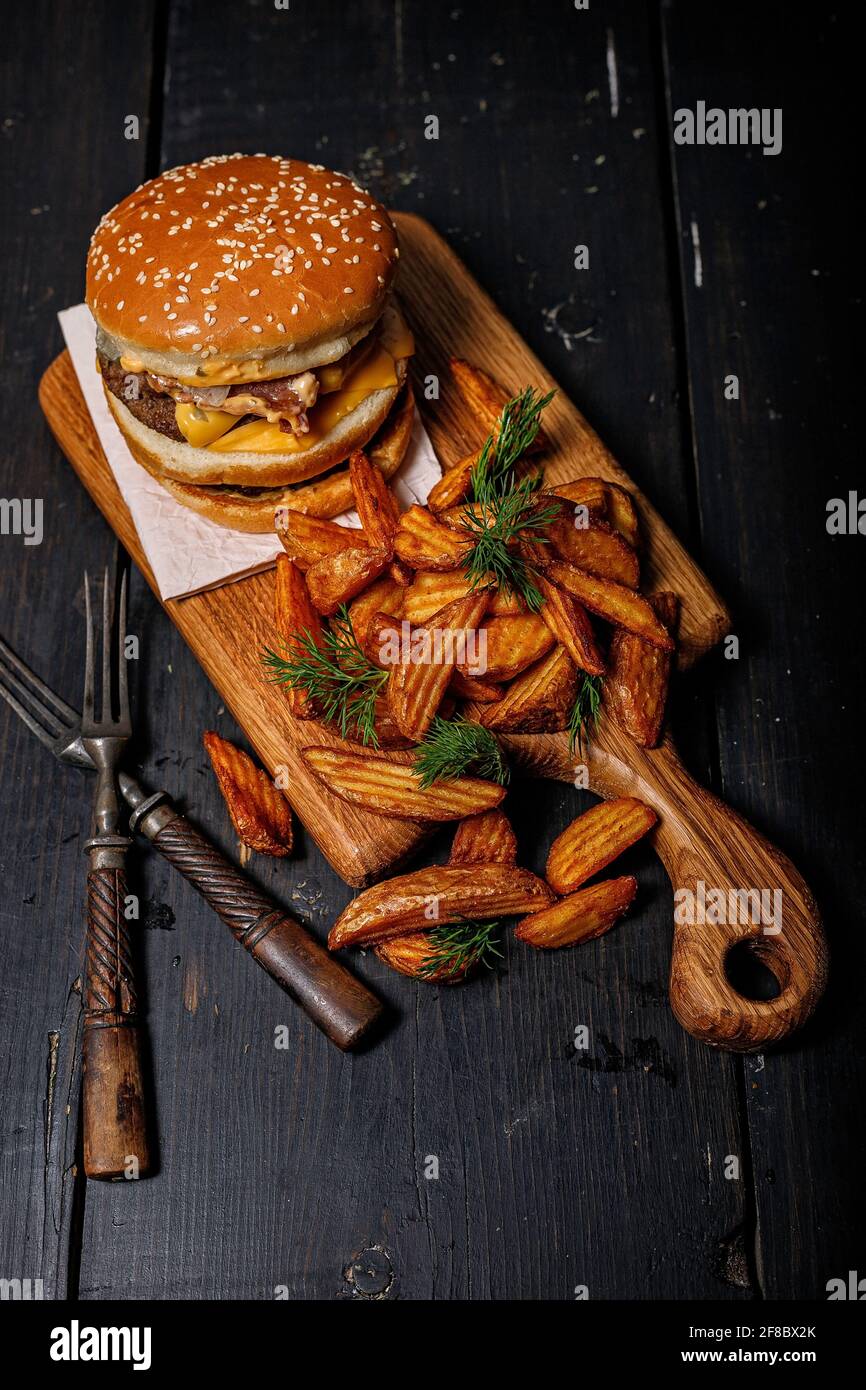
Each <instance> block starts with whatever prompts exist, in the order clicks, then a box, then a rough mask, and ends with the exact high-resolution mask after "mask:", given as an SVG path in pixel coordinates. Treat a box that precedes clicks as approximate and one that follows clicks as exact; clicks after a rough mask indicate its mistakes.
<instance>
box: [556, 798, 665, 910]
mask: <svg viewBox="0 0 866 1390" xmlns="http://www.w3.org/2000/svg"><path fill="white" fill-rule="evenodd" d="M657 820H658V816H657V815H656V813H655V811H654V810H653V809H652V807H651V806H646V805H644V803H643V802H642V801H638V800H637V798H636V797H634V796H618V797H616V798H615V799H614V800H613V801H600V802H599V803H598V805H597V806H593V807H591V809H590V810H589V811H585V812H584V814H583V815H582V816H578V817H577V819H576V820H573V821H572V822H571V825H567V826H566V827H565V829H564V830H563V832H562V834H561V835H557V837H556V839H555V840H554V842H553V844H552V845H551V846H550V853H549V854H548V856H547V868H546V869H545V874H544V876H545V878H546V879H547V881H548V883H549V884H550V886H551V888H553V889H555V891H556V892H557V893H573V892H574V890H575V888H579V887H580V885H581V884H582V883H585V882H586V880H587V879H588V878H592V877H593V875H594V874H597V873H599V872H600V871H601V870H602V869H603V868H605V867H606V865H608V864H610V863H611V862H612V861H613V860H614V859H618V858H619V856H620V855H621V854H623V853H624V852H625V850H627V849H628V848H629V846H630V845H633V844H634V843H635V842H636V841H637V840H639V839H640V838H641V836H642V835H646V833H647V831H648V830H652V828H653V826H654V825H655V824H656V822H657Z"/></svg>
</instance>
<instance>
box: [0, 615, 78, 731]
mask: <svg viewBox="0 0 866 1390" xmlns="http://www.w3.org/2000/svg"><path fill="white" fill-rule="evenodd" d="M0 656H2V657H3V660H4V661H5V662H6V665H7V666H10V667H11V668H12V670H13V671H15V672H17V674H18V675H19V676H20V677H23V679H24V681H25V682H27V683H28V684H29V685H32V686H33V687H34V688H35V693H33V692H31V691H30V690H26V693H27V694H28V695H29V696H30V699H31V700H32V701H33V703H34V705H36V706H37V707H40V706H41V710H40V712H41V713H45V714H46V715H47V714H49V713H50V711H49V709H48V706H49V705H50V706H51V710H52V711H54V714H53V717H54V718H55V719H57V720H58V722H59V723H61V724H66V725H67V726H68V727H70V728H74V727H75V725H76V724H77V723H78V712H77V710H74V709H73V708H72V706H71V705H67V704H66V703H65V701H64V700H61V699H60V696H59V695H55V693H54V691H53V690H52V689H51V687H50V686H47V685H46V684H45V682H44V681H41V680H40V679H39V677H38V676H37V675H35V674H34V673H33V671H31V670H30V667H29V666H27V665H25V663H24V662H23V661H22V660H21V658H20V656H18V655H17V653H15V652H13V650H12V648H11V647H10V646H9V644H8V642H4V641H3V638H2V637H0ZM0 670H2V667H0ZM10 679H12V677H10ZM20 688H21V689H26V687H25V686H22V687H20Z"/></svg>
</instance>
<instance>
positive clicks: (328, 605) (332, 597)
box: [307, 546, 389, 617]
mask: <svg viewBox="0 0 866 1390" xmlns="http://www.w3.org/2000/svg"><path fill="white" fill-rule="evenodd" d="M388 558H389V557H388V552H387V550H371V549H370V548H369V546H358V547H356V548H353V549H352V550H340V551H338V552H337V554H336V555H327V556H325V558H324V559H323V560H317V561H316V563H315V564H314V565H310V568H309V569H308V570H307V588H308V589H309V591H310V598H311V599H312V602H313V607H314V608H316V609H318V611H319V612H320V613H321V614H323V615H324V616H325V617H331V616H332V615H333V614H334V613H336V611H337V609H338V608H339V607H340V604H341V603H348V602H349V600H350V599H353V598H355V596H356V595H357V594H360V592H361V590H362V589H366V587H367V585H368V584H372V582H373V580H374V579H378V577H379V575H380V574H381V573H382V571H383V570H384V569H385V567H386V565H387V564H388Z"/></svg>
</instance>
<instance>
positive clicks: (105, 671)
mask: <svg viewBox="0 0 866 1390" xmlns="http://www.w3.org/2000/svg"><path fill="white" fill-rule="evenodd" d="M110 600H111V592H110V589H109V585H108V566H107V565H106V567H105V572H104V574H103V576H102V713H101V714H100V716H99V718H100V723H102V724H110V723H111V722H112V718H113V715H112V702H111V631H112V626H113V624H112V621H111V619H112V616H113V615H112V604H111V601H110Z"/></svg>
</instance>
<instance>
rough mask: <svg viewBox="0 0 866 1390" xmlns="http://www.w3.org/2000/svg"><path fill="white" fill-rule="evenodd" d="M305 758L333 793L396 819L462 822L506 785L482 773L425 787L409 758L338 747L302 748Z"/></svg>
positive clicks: (496, 797)
mask: <svg viewBox="0 0 866 1390" xmlns="http://www.w3.org/2000/svg"><path fill="white" fill-rule="evenodd" d="M301 756H302V757H303V759H304V762H305V763H306V764H307V767H308V768H309V769H310V771H311V772H313V773H315V775H316V777H318V779H319V781H320V782H322V783H323V784H324V785H325V786H326V787H327V788H328V790H329V791H331V792H333V793H334V795H335V796H339V797H340V798H341V799H342V800H343V801H348V802H350V803H351V804H352V805H353V806H364V807H365V808H366V809H367V810H369V811H376V812H377V813H378V814H379V815H381V816H394V817H396V819H397V820H418V821H449V820H462V819H463V818H464V816H472V815H475V813H476V812H477V811H487V810H489V809H490V808H491V807H492V806H498V805H499V803H500V801H501V800H502V798H503V797H504V796H505V788H504V787H501V786H500V785H499V783H498V782H485V781H483V780H482V779H481V778H480V777H455V778H454V779H453V780H450V781H440V782H434V783H433V786H432V787H428V788H426V789H425V788H423V787H422V786H421V783H420V781H419V779H418V777H417V776H416V774H415V768H414V762H413V760H412V759H411V758H409V757H408V755H407V757H405V758H404V757H401V758H395V756H394V754H393V753H392V754H391V755H390V756H388V757H383V756H381V755H379V754H375V753H360V752H358V753H355V752H352V753H347V752H344V751H343V750H342V749H339V748H324V747H321V746H319V747H314V748H304V749H302V750H301Z"/></svg>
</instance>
